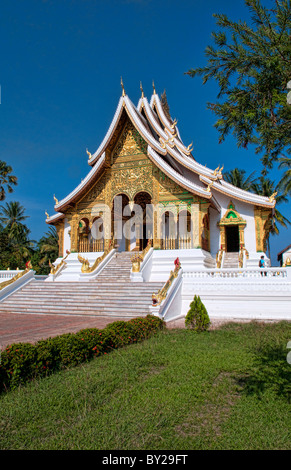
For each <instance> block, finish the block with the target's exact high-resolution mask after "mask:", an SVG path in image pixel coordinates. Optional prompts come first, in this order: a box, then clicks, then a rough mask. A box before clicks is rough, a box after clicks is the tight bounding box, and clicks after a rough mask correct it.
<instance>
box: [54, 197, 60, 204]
mask: <svg viewBox="0 0 291 470" xmlns="http://www.w3.org/2000/svg"><path fill="white" fill-rule="evenodd" d="M54 200H55V203H56V204H57V205H58V203H59V201H58V200H57V198H56V196H55V194H54Z"/></svg>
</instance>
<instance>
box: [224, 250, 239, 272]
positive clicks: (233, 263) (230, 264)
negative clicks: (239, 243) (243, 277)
mask: <svg viewBox="0 0 291 470" xmlns="http://www.w3.org/2000/svg"><path fill="white" fill-rule="evenodd" d="M238 256H239V254H238V253H237V252H233V253H232V252H229V253H228V252H226V253H224V259H223V266H222V267H223V268H238V267H239V266H238Z"/></svg>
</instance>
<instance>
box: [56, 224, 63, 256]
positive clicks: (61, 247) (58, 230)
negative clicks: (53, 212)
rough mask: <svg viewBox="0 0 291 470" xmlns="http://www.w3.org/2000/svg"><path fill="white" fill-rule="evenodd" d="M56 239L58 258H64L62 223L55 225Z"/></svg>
mask: <svg viewBox="0 0 291 470" xmlns="http://www.w3.org/2000/svg"><path fill="white" fill-rule="evenodd" d="M55 227H56V230H57V234H58V238H59V257H60V258H62V257H63V256H64V221H61V222H59V223H58V224H56V225H55Z"/></svg>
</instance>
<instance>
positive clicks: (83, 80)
mask: <svg viewBox="0 0 291 470" xmlns="http://www.w3.org/2000/svg"><path fill="white" fill-rule="evenodd" d="M268 1H269V0H268ZM213 13H226V14H227V15H228V16H229V17H230V18H232V19H234V20H238V19H243V20H246V21H248V20H249V12H248V10H247V9H246V7H245V4H244V1H243V0H220V1H218V0H207V1H204V2H201V1H197V0H192V1H190V0H180V1H178V0H155V1H154V0H70V1H69V0H26V1H23V0H9V1H8V0H6V1H4V2H2V5H1V10H0V85H1V105H0V160H4V161H6V162H7V163H8V164H10V165H11V166H12V167H13V173H14V174H15V175H16V176H17V177H18V186H17V187H16V189H15V191H14V193H13V194H12V195H9V196H8V197H7V199H6V200H7V201H11V200H17V201H19V202H20V203H21V204H22V205H23V206H24V207H25V208H26V214H27V215H29V219H27V225H28V226H29V228H30V230H31V237H32V238H33V239H35V240H37V239H39V238H40V237H41V236H42V235H43V234H44V232H46V231H47V229H48V226H47V225H46V223H45V218H46V217H45V211H48V213H49V214H50V215H52V214H53V213H54V209H53V206H54V200H53V195H54V194H55V195H56V197H57V198H58V199H62V198H63V197H65V196H66V195H67V194H68V193H69V192H70V191H71V190H73V189H74V188H75V187H76V186H77V185H78V184H79V183H80V181H81V179H82V178H84V177H85V176H86V174H87V173H88V171H89V166H88V164H87V154H86V148H88V149H89V150H90V152H91V153H93V152H94V151H95V150H96V149H97V148H98V146H99V144H100V143H101V141H102V139H103V137H104V135H105V133H106V132H107V129H108V126H109V125H110V123H111V120H112V117H113V114H114V112H115V109H116V106H117V103H118V99H119V97H120V95H121V86H120V77H121V76H122V78H123V82H124V86H125V90H126V92H127V94H128V95H129V97H130V98H131V100H132V101H133V102H134V103H135V104H137V102H138V99H139V97H140V93H141V92H140V81H142V84H143V88H144V92H145V95H146V96H148V97H150V96H151V93H152V81H153V80H154V82H155V87H156V91H157V92H158V93H159V94H161V93H162V92H163V91H164V89H165V90H166V93H167V97H168V102H169V106H170V111H171V115H172V117H173V118H177V119H178V127H179V131H180V134H181V137H182V139H183V141H184V143H185V144H187V145H188V144H190V143H191V142H192V141H193V146H194V152H193V155H194V157H195V159H196V160H197V161H199V162H200V163H202V164H204V165H207V166H208V167H210V168H216V167H217V166H218V164H220V165H222V164H223V165H224V168H225V170H231V169H232V168H234V167H238V168H244V169H245V170H246V171H247V173H248V174H249V173H251V172H252V171H256V172H257V175H259V173H260V169H261V167H260V163H259V161H258V157H257V156H255V153H254V149H252V148H249V149H248V150H242V149H238V148H237V145H236V142H235V141H234V139H233V138H232V137H229V138H228V139H227V140H226V142H225V143H223V144H220V145H219V144H218V133H217V131H216V130H215V129H214V127H213V125H214V122H215V116H214V115H213V114H212V113H211V112H210V111H209V110H207V109H206V103H207V102H208V101H214V100H215V99H216V94H217V87H216V84H215V83H214V82H212V83H210V82H209V83H208V84H207V85H204V86H203V85H202V81H201V78H199V77H197V78H195V79H192V78H190V77H189V76H187V75H185V72H187V71H188V70H189V69H190V68H194V67H197V66H203V65H205V63H206V59H205V56H204V50H205V47H206V46H207V45H209V44H211V43H212V41H211V32H212V31H213V30H215V29H216V26H215V19H214V18H213V16H212V15H213ZM271 176H272V178H273V179H278V177H279V173H278V172H273V174H272V175H271ZM279 209H280V210H281V212H282V213H283V214H284V215H285V216H286V217H288V218H290V220H291V209H290V205H289V204H288V205H287V204H285V205H281V206H280V208H279ZM290 243H291V236H290V229H288V230H286V229H281V234H280V235H279V236H278V237H272V240H271V249H272V261H273V263H275V261H276V254H277V253H278V252H279V251H281V250H282V249H283V248H285V246H287V245H289V244H290Z"/></svg>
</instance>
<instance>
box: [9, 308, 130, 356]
mask: <svg viewBox="0 0 291 470" xmlns="http://www.w3.org/2000/svg"><path fill="white" fill-rule="evenodd" d="M117 320H129V318H121V317H118V318H117V317H89V318H88V317H81V316H80V317H79V316H73V315H71V316H68V315H35V314H33V315H31V314H13V313H6V312H5V313H1V312H0V349H4V348H5V347H6V346H8V345H9V344H12V343H20V342H24V343H34V342H36V341H38V340H40V339H46V338H49V337H52V336H58V335H61V334H63V333H75V332H77V331H79V330H82V329H83V328H105V326H106V325H107V324H108V323H112V322H114V321H117Z"/></svg>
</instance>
